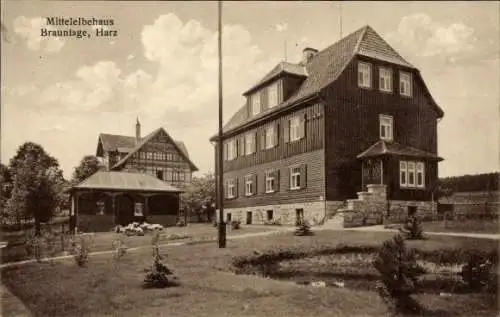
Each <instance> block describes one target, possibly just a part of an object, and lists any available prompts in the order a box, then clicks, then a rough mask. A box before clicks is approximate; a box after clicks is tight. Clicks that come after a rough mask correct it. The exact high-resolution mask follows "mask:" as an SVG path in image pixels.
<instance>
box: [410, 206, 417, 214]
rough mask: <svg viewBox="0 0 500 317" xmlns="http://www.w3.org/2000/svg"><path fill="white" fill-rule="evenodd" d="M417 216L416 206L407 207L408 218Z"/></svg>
mask: <svg viewBox="0 0 500 317" xmlns="http://www.w3.org/2000/svg"><path fill="white" fill-rule="evenodd" d="M416 214H417V206H408V217H414V216H415V215H416Z"/></svg>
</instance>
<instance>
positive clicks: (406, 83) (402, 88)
mask: <svg viewBox="0 0 500 317" xmlns="http://www.w3.org/2000/svg"><path fill="white" fill-rule="evenodd" d="M412 83H413V81H412V76H411V73H407V72H399V94H400V95H402V96H406V97H411V96H412V93H413V92H412V91H413V87H412V86H413V85H412Z"/></svg>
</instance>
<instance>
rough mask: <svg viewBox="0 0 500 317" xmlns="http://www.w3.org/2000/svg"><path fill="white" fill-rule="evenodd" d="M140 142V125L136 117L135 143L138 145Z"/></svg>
mask: <svg viewBox="0 0 500 317" xmlns="http://www.w3.org/2000/svg"><path fill="white" fill-rule="evenodd" d="M140 141H141V124H140V123H139V117H137V122H136V124H135V142H136V144H138V143H139V142H140Z"/></svg>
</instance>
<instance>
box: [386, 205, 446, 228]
mask: <svg viewBox="0 0 500 317" xmlns="http://www.w3.org/2000/svg"><path fill="white" fill-rule="evenodd" d="M411 206H414V207H416V209H417V211H416V216H417V217H419V218H420V219H421V220H422V221H431V220H433V219H435V217H437V203H436V202H432V201H404V200H391V201H389V212H388V215H386V217H387V220H388V221H389V222H390V223H403V222H404V221H405V220H406V218H407V217H408V210H409V208H408V207H411Z"/></svg>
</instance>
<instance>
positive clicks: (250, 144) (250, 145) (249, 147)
mask: <svg viewBox="0 0 500 317" xmlns="http://www.w3.org/2000/svg"><path fill="white" fill-rule="evenodd" d="M252 153H255V133H253V132H252V133H248V134H245V155H250V154H252Z"/></svg>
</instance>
